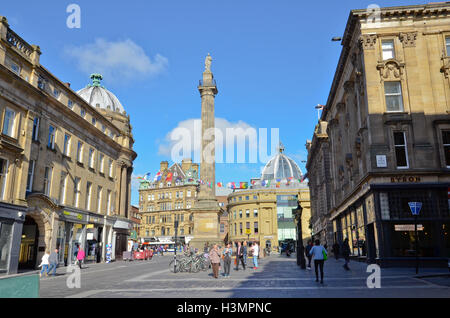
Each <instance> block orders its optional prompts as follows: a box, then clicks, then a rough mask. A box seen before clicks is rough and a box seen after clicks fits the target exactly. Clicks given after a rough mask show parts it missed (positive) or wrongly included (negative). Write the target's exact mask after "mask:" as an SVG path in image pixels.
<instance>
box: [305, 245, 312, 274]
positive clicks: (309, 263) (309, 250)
mask: <svg viewBox="0 0 450 318" xmlns="http://www.w3.org/2000/svg"><path fill="white" fill-rule="evenodd" d="M312 248H313V244H312V241H308V245H307V246H306V248H305V255H306V258H307V259H308V267H307V268H308V269H309V270H311V259H312V256H311V254H310V252H311V249H312Z"/></svg>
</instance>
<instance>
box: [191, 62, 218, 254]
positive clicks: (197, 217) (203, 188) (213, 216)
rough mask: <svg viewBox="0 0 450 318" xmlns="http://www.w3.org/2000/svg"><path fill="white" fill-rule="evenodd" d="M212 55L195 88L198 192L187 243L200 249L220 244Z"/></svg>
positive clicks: (215, 92) (214, 86) (216, 91)
mask: <svg viewBox="0 0 450 318" xmlns="http://www.w3.org/2000/svg"><path fill="white" fill-rule="evenodd" d="M211 62H212V58H211V56H210V55H209V54H208V56H207V57H206V59H205V71H204V72H203V80H202V81H200V85H199V87H198V90H199V92H200V96H201V99H202V149H201V161H200V179H201V180H202V181H203V184H201V185H200V192H199V194H198V198H197V201H196V202H195V205H194V207H193V208H192V209H191V211H192V212H193V215H194V231H193V234H194V238H193V239H192V240H191V241H190V245H191V246H193V247H196V248H198V249H199V250H202V249H203V247H204V245H205V243H208V244H209V246H211V245H212V244H213V243H220V242H221V240H220V235H219V224H220V222H219V213H220V207H219V204H218V202H217V199H216V193H215V135H214V127H215V126H214V99H215V96H216V95H217V93H218V90H217V86H216V82H215V80H214V76H213V74H212V72H211Z"/></svg>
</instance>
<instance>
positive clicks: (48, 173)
mask: <svg viewBox="0 0 450 318" xmlns="http://www.w3.org/2000/svg"><path fill="white" fill-rule="evenodd" d="M52 171H53V169H52V167H45V172H44V194H45V195H46V196H50V191H51V188H52Z"/></svg>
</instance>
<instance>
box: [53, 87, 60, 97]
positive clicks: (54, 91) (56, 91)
mask: <svg viewBox="0 0 450 318" xmlns="http://www.w3.org/2000/svg"><path fill="white" fill-rule="evenodd" d="M60 95H61V91H60V90H59V89H56V88H54V89H53V96H54V97H55V98H56V99H58V98H59V96H60Z"/></svg>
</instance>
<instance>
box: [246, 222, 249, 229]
mask: <svg viewBox="0 0 450 318" xmlns="http://www.w3.org/2000/svg"><path fill="white" fill-rule="evenodd" d="M245 228H246V229H247V230H250V222H247V223H245Z"/></svg>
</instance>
